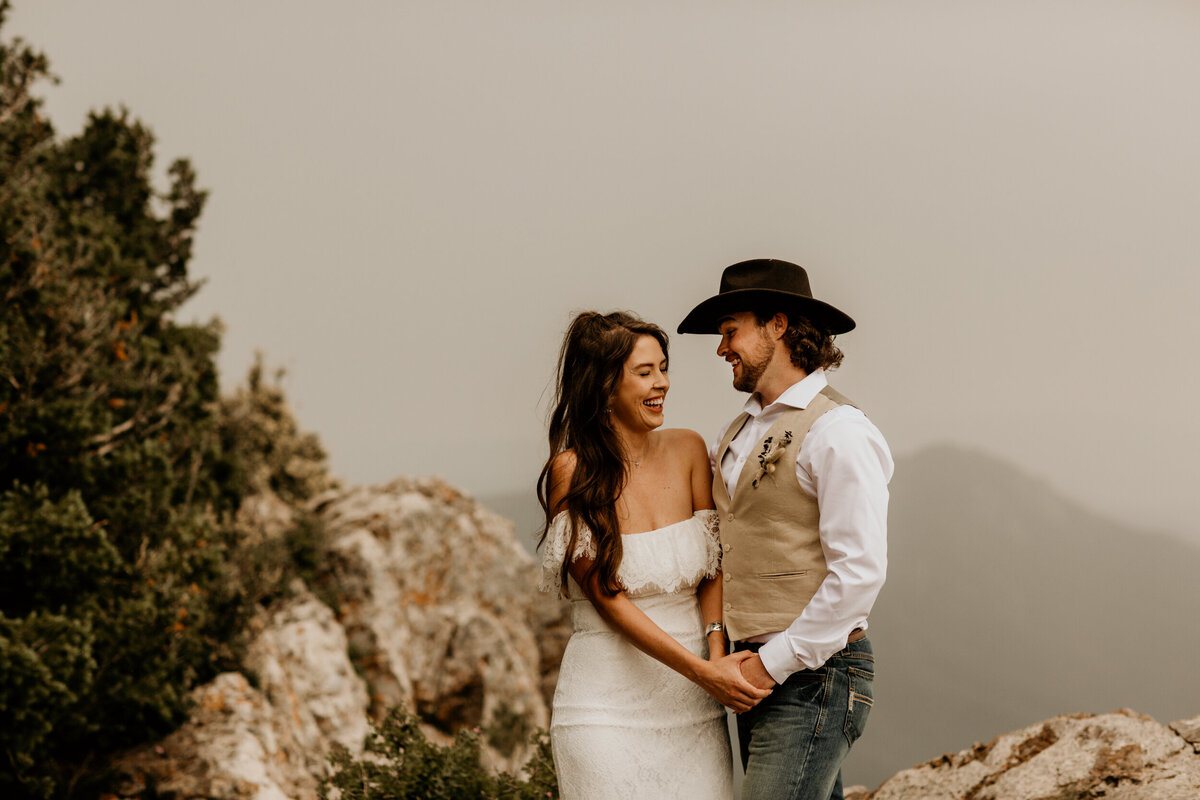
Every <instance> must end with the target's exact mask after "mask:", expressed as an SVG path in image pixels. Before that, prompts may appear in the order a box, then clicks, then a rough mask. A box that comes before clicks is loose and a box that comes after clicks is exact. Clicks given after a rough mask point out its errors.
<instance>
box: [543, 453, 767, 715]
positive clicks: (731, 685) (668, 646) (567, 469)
mask: <svg viewBox="0 0 1200 800" xmlns="http://www.w3.org/2000/svg"><path fill="white" fill-rule="evenodd" d="M574 471H575V456H574V454H573V453H570V452H566V453H562V454H560V455H559V456H558V457H557V458H556V459H555V462H554V465H553V468H552V470H551V480H550V486H551V488H550V504H551V508H552V509H553V510H554V512H555V513H558V512H559V511H561V510H562V509H563V507H564V498H565V497H566V493H567V488H568V487H569V486H570V485H571V476H572V474H573V473H574ZM567 557H568V558H569V557H570V555H569V554H568V556H567ZM592 563H593V562H592V560H591V559H587V558H577V559H575V560H574V561H572V562H571V563H570V565H569V566H568V568H567V571H568V572H569V573H570V574H571V577H572V578H574V579H575V582H576V583H578V584H579V587H580V589H582V590H583V593H584V595H586V596H587V598H588V600H590V601H591V603H592V605H593V606H594V607H595V609H596V611H597V613H599V614H600V616H601V618H603V619H604V621H605V622H607V623H608V624H609V625H610V626H612V627H613V628H615V629H616V630H618V631H620V632H621V633H622V634H623V635H624V636H625V637H626V638H627V639H629V641H630V642H632V643H633V645H634V647H636V648H638V649H639V650H641V651H642V652H643V653H645V654H646V655H648V656H650V657H651V658H654V659H656V660H658V661H661V662H662V663H663V664H666V665H667V666H668V667H670V668H671V669H673V670H675V671H676V672H678V673H679V674H681V675H683V676H684V677H686V678H687V679H688V680H690V681H692V682H694V683H696V684H697V685H698V686H700V687H701V688H702V689H704V691H706V692H708V694H709V695H711V696H712V697H713V698H715V699H716V700H717V702H719V703H721V704H722V705H725V706H728V707H729V708H732V709H733V710H734V711H739V712H740V711H747V710H749V709H750V708H753V707H754V706H755V705H756V704H757V703H758V701H759V700H761V699H762V698H763V697H766V696H767V695H769V694H770V691H768V690H764V689H759V688H758V687H756V686H754V685H753V684H751V683H750V682H749V681H747V680H746V678H745V677H744V676H743V675H742V671H741V668H740V666H739V662H741V661H742V660H743V659H744V658H748V657H749V656H750V655H751V654H749V653H738V654H737V655H735V656H730V657H727V658H724V659H721V660H719V661H706V660H704V659H703V658H700V657H699V656H697V655H696V654H695V653H693V652H692V651H690V650H688V649H687V648H686V647H684V646H683V645H682V644H680V643H679V642H678V641H676V640H675V638H674V637H672V636H671V635H670V634H668V633H666V632H665V631H664V630H663V629H662V628H660V627H658V625H656V624H655V623H654V621H653V620H651V619H650V618H649V617H647V616H646V614H645V612H643V611H642V610H641V609H640V608H638V607H637V606H636V605H634V603H633V601H631V600H630V599H629V598H628V597H627V596H626V594H625V593H624V592H617V593H616V594H614V595H609V594H606V593H605V592H604V590H603V589H602V588H601V586H600V576H599V574H598V572H593V571H592V569H591V567H592ZM716 602H717V609H719V608H720V597H719V596H718V597H717V601H716ZM705 613H707V612H705ZM714 613H717V616H716V617H715V619H720V616H719V611H717V612H714Z"/></svg>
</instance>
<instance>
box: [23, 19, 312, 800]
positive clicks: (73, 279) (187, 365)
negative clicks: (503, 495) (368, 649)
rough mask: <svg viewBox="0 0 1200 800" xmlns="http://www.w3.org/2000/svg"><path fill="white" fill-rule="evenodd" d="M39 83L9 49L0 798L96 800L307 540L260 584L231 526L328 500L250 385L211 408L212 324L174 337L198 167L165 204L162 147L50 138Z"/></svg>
mask: <svg viewBox="0 0 1200 800" xmlns="http://www.w3.org/2000/svg"><path fill="white" fill-rule="evenodd" d="M8 10H9V3H8V0H0V28H2V26H3V23H4V20H5V17H6V16H7V13H8ZM46 80H53V78H52V77H51V75H50V73H49V63H48V61H47V59H46V57H45V56H44V55H42V54H40V53H38V52H36V51H35V50H33V49H32V48H31V47H29V46H28V45H27V44H26V43H24V42H22V41H21V40H19V39H14V40H11V41H3V40H0V294H2V295H3V314H2V316H0V796H2V797H5V798H10V797H16V798H19V797H72V796H74V797H86V796H94V794H95V786H94V785H93V784H92V783H91V782H92V781H93V780H94V779H95V778H96V774H97V770H98V769H99V767H98V765H101V764H102V763H103V760H104V756H105V754H107V753H109V752H112V751H114V750H117V749H120V748H123V747H126V746H129V745H132V744H135V743H139V742H143V741H147V740H151V739H155V738H158V737H160V736H162V735H164V734H166V733H168V732H169V731H170V730H172V729H173V728H174V727H175V726H177V725H178V724H179V723H180V722H181V721H182V720H183V719H184V718H185V716H186V713H187V710H188V708H187V702H188V700H187V698H188V692H189V691H190V689H192V688H193V687H194V686H195V685H197V684H198V683H200V682H203V681H205V680H208V679H209V678H211V677H212V676H214V675H215V674H216V673H217V672H219V671H222V670H226V669H236V668H237V667H238V665H239V660H240V658H241V655H242V651H243V647H244V629H245V625H246V621H247V619H248V618H249V616H250V615H251V614H252V613H253V612H254V610H255V604H256V601H263V602H265V601H267V600H269V599H270V597H272V596H273V595H274V594H277V593H278V592H279V587H280V586H283V585H286V582H287V580H288V578H289V576H290V575H292V574H297V573H299V572H301V571H303V570H306V569H307V570H312V569H314V568H315V564H316V558H315V553H316V549H317V548H319V546H320V541H321V537H320V530H319V526H317V525H316V524H315V522H314V521H313V520H312V519H311V518H309V519H304V518H303V515H301V516H300V518H298V520H297V522H296V525H295V527H294V528H293V529H292V531H291V532H289V533H288V535H287V536H285V537H284V538H283V540H282V541H283V545H282V546H281V547H278V548H276V549H275V550H272V551H270V552H267V553H266V554H265V555H264V556H263V561H264V562H270V563H265V564H260V566H261V567H262V569H261V570H260V572H259V573H253V572H251V571H248V570H247V569H246V568H245V567H244V565H242V564H241V563H240V562H239V560H238V556H239V554H241V553H242V552H243V551H244V550H245V549H246V547H247V545H246V543H245V542H244V541H243V538H244V537H243V536H242V535H241V534H240V532H239V529H238V527H237V525H236V524H235V515H236V512H237V510H238V508H239V506H240V505H241V503H242V500H243V498H244V497H245V496H246V495H247V493H249V492H252V491H261V490H263V489H264V488H266V489H269V490H271V491H273V492H275V493H277V494H278V495H279V496H280V497H282V498H284V499H285V500H287V501H290V502H295V503H300V502H302V501H303V500H305V499H307V497H308V496H311V494H312V493H313V492H315V491H318V490H319V489H320V488H323V487H324V486H327V485H328V478H327V475H326V473H325V471H324V453H323V452H322V451H321V450H320V446H319V444H317V442H316V440H315V439H313V438H312V437H309V436H307V435H305V434H301V433H299V432H298V431H297V430H296V429H295V425H294V421H293V420H292V419H291V417H290V414H289V413H288V412H287V409H286V406H285V405H284V404H283V400H282V393H281V392H279V391H278V389H277V387H273V386H270V385H267V384H266V383H264V382H263V381H261V380H260V377H261V366H258V367H257V372H256V371H254V370H252V372H251V382H250V383H251V385H250V386H249V387H248V388H247V389H246V390H245V391H244V392H242V393H239V394H237V395H235V396H234V397H233V398H231V399H229V400H227V401H222V400H221V398H220V396H219V394H218V382H217V371H216V366H215V362H214V357H215V354H216V352H217V348H218V346H219V343H220V327H219V325H218V323H217V322H215V321H213V322H211V323H208V324H202V325H182V324H179V323H177V322H176V321H175V320H174V317H173V314H174V312H175V311H176V310H177V309H178V308H179V307H180V305H181V304H182V303H183V302H184V301H186V300H187V299H188V298H189V297H191V296H192V295H193V294H194V292H195V291H196V290H197V288H198V285H197V284H196V283H195V282H193V281H192V280H190V279H189V277H188V273H187V267H188V263H189V261H190V259H191V255H192V241H193V236H194V234H195V230H196V223H197V220H198V218H199V216H200V213H201V210H202V208H203V206H204V201H205V196H206V195H205V192H204V191H202V190H200V189H199V188H197V186H196V176H195V173H194V171H193V169H192V167H191V166H190V165H189V164H188V162H187V161H185V160H178V161H175V162H174V163H172V164H171V165H170V167H169V168H168V169H167V170H166V183H167V186H166V189H165V191H156V190H155V189H154V187H153V182H152V180H151V177H152V168H153V165H154V154H153V144H154V140H153V136H152V135H151V133H150V131H149V130H148V129H147V128H146V127H145V126H143V125H142V124H141V123H140V122H138V121H137V120H135V119H133V118H131V116H130V115H129V113H128V112H127V111H125V110H124V109H120V110H111V109H106V110H102V111H99V112H94V113H92V114H91V115H90V116H89V117H88V120H87V122H86V124H85V125H84V127H83V130H82V131H80V133H78V134H77V135H75V136H71V137H67V138H59V137H57V136H56V135H55V132H54V130H53V128H52V126H51V124H50V122H49V121H48V120H46V119H45V118H44V116H43V115H42V112H41V102H40V100H39V99H38V98H37V97H36V96H35V95H34V94H32V93H31V92H32V90H33V89H34V87H36V86H37V84H38V83H39V82H41V81H46ZM264 575H266V576H269V577H268V578H267V579H264V578H263V576H264Z"/></svg>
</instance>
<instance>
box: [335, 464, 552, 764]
mask: <svg viewBox="0 0 1200 800" xmlns="http://www.w3.org/2000/svg"><path fill="white" fill-rule="evenodd" d="M315 508H316V509H318V510H319V513H320V515H321V517H322V518H323V519H324V520H325V521H326V524H327V525H328V530H329V533H330V535H331V540H332V544H331V550H332V553H331V563H330V565H329V566H330V569H331V572H332V575H333V583H332V585H333V586H334V587H335V590H336V592H337V593H338V605H339V609H340V614H341V622H342V624H343V625H344V626H345V629H346V632H347V635H348V637H349V640H350V643H351V648H352V650H353V652H354V653H355V654H356V657H357V661H358V664H359V666H360V669H361V670H362V672H363V673H364V674H365V675H366V677H367V680H368V682H369V683H370V685H371V712H372V714H373V715H374V716H375V717H379V716H382V714H384V713H386V711H387V710H388V709H390V708H392V707H394V706H403V707H405V708H408V709H410V710H412V711H415V712H416V713H417V714H418V715H419V716H420V717H421V719H422V720H423V721H424V722H425V730H426V733H427V735H429V736H432V737H434V738H447V737H449V736H450V735H452V734H453V733H454V732H456V731H457V730H459V729H461V728H464V727H467V728H475V727H483V728H485V729H487V730H490V731H498V730H500V729H505V730H507V731H508V732H509V734H510V735H508V736H505V735H503V734H500V735H495V736H492V737H485V741H487V742H489V744H491V745H494V746H490V747H489V748H488V757H489V759H490V760H491V763H492V764H493V765H494V766H496V767H499V768H504V769H509V770H512V769H517V768H519V766H520V765H521V764H522V763H524V761H525V760H526V759H527V757H528V755H529V754H528V753H526V752H525V747H524V743H525V740H526V738H527V734H528V732H531V731H532V730H533V729H534V728H536V727H545V726H546V725H547V724H548V722H549V714H548V704H547V700H546V695H545V691H544V689H545V687H544V685H543V678H542V674H543V666H544V665H545V663H546V662H552V663H553V664H555V665H557V662H558V659H560V658H561V656H562V649H561V646H556V644H555V642H556V639H561V640H562V644H563V645H565V638H564V637H563V636H562V635H561V631H562V629H563V628H564V627H566V628H568V629H569V621H568V620H567V617H566V610H565V607H564V604H562V603H560V602H558V601H556V600H554V599H553V598H547V597H546V596H545V595H541V594H539V593H538V592H537V591H536V585H537V569H536V567H535V565H534V562H533V560H532V559H531V558H530V556H529V555H528V554H527V553H526V552H525V551H524V549H522V548H521V547H520V545H519V544H518V543H517V541H516V538H515V536H514V535H513V526H512V523H511V522H509V521H508V520H505V519H503V518H501V517H499V516H497V515H495V514H493V513H491V512H489V511H487V510H486V509H484V508H482V507H480V506H479V505H477V504H476V503H475V502H474V501H472V500H471V499H470V498H468V497H466V496H464V495H462V494H461V493H460V492H458V491H457V490H455V489H454V488H453V487H451V486H449V485H447V484H446V483H444V482H442V481H440V480H436V479H424V480H406V479H401V480H398V481H394V482H393V483H391V484H389V485H388V486H386V487H360V488H356V489H350V490H347V491H341V492H337V493H332V494H329V495H325V496H323V497H322V498H319V499H318V501H317V502H316V504H315ZM568 632H569V631H568ZM543 634H544V635H543Z"/></svg>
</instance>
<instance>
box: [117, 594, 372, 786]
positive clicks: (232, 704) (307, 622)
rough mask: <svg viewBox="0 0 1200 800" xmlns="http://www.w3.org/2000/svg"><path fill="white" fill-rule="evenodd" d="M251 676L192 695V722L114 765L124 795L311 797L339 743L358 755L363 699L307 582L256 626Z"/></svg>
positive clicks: (331, 622) (338, 635) (342, 639)
mask: <svg viewBox="0 0 1200 800" xmlns="http://www.w3.org/2000/svg"><path fill="white" fill-rule="evenodd" d="M260 624H261V625H262V630H261V632H260V633H259V634H258V635H257V636H256V637H255V639H254V641H253V643H252V644H251V647H250V654H249V657H248V659H247V662H248V667H249V670H248V674H249V675H250V676H253V677H254V678H255V679H256V680H255V682H256V683H257V684H258V685H257V686H255V685H253V684H252V683H251V680H250V679H249V678H248V677H247V675H243V674H241V673H237V672H227V673H223V674H221V675H218V676H217V677H216V678H215V679H214V680H212V681H210V682H209V683H206V684H204V685H203V686H200V687H199V688H197V689H195V690H194V691H193V692H192V701H193V704H194V710H193V712H192V714H191V716H190V717H189V719H188V721H187V722H186V723H185V724H184V725H183V726H182V727H180V728H179V729H178V730H176V731H175V732H174V733H172V734H171V735H170V736H168V737H167V738H166V739H164V740H163V741H161V742H159V743H157V744H155V745H147V746H144V747H139V748H136V749H135V750H133V751H131V752H129V753H126V754H124V755H122V756H120V757H119V758H117V759H116V760H115V762H114V763H113V767H114V768H115V770H116V772H117V773H118V774H121V775H124V776H125V777H124V780H123V781H122V782H121V784H120V786H119V787H118V795H119V796H122V797H139V796H146V795H151V796H177V797H189V798H233V799H235V800H242V799H243V798H244V799H245V800H286V799H288V798H315V797H316V791H317V785H318V782H319V780H320V777H321V776H322V775H323V774H324V770H325V763H326V757H327V756H328V755H329V753H330V752H331V750H332V748H333V747H334V746H335V745H341V746H343V747H346V748H348V749H350V750H351V751H352V752H361V750H362V744H363V738H364V737H365V736H366V733H367V730H368V722H367V715H366V709H367V691H366V685H365V683H364V682H363V680H362V679H361V678H360V677H359V676H358V675H357V674H356V673H355V671H354V667H353V665H352V664H351V663H350V659H349V657H348V655H347V642H346V636H345V633H344V632H343V630H342V628H341V626H340V625H339V624H338V623H337V621H336V620H335V619H334V616H333V612H332V611H330V609H329V607H328V606H326V605H325V604H323V603H321V602H320V601H319V600H317V599H316V598H315V597H314V596H313V595H312V594H311V593H310V592H309V591H308V589H307V588H305V586H304V584H303V583H300V582H296V583H294V584H293V586H292V596H291V597H290V598H289V599H287V600H285V601H282V602H280V603H279V604H277V605H276V606H275V608H273V609H272V611H271V612H270V613H268V614H265V615H264V618H263V619H262V620H260Z"/></svg>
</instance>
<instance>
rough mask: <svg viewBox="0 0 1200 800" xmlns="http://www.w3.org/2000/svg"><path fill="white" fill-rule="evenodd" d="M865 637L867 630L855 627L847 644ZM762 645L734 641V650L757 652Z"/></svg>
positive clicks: (847, 638) (760, 643) (847, 639)
mask: <svg viewBox="0 0 1200 800" xmlns="http://www.w3.org/2000/svg"><path fill="white" fill-rule="evenodd" d="M865 638H867V632H866V631H865V630H863V629H862V628H855V629H854V630H852V631H850V635H849V636H847V637H846V644H853V643H854V642H857V641H859V640H861V639H865ZM762 646H763V643H762V642H734V643H733V651H734V652H735V653H738V652H741V651H742V650H749V651H750V652H752V653H757V652H758V648H760V647H762Z"/></svg>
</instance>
